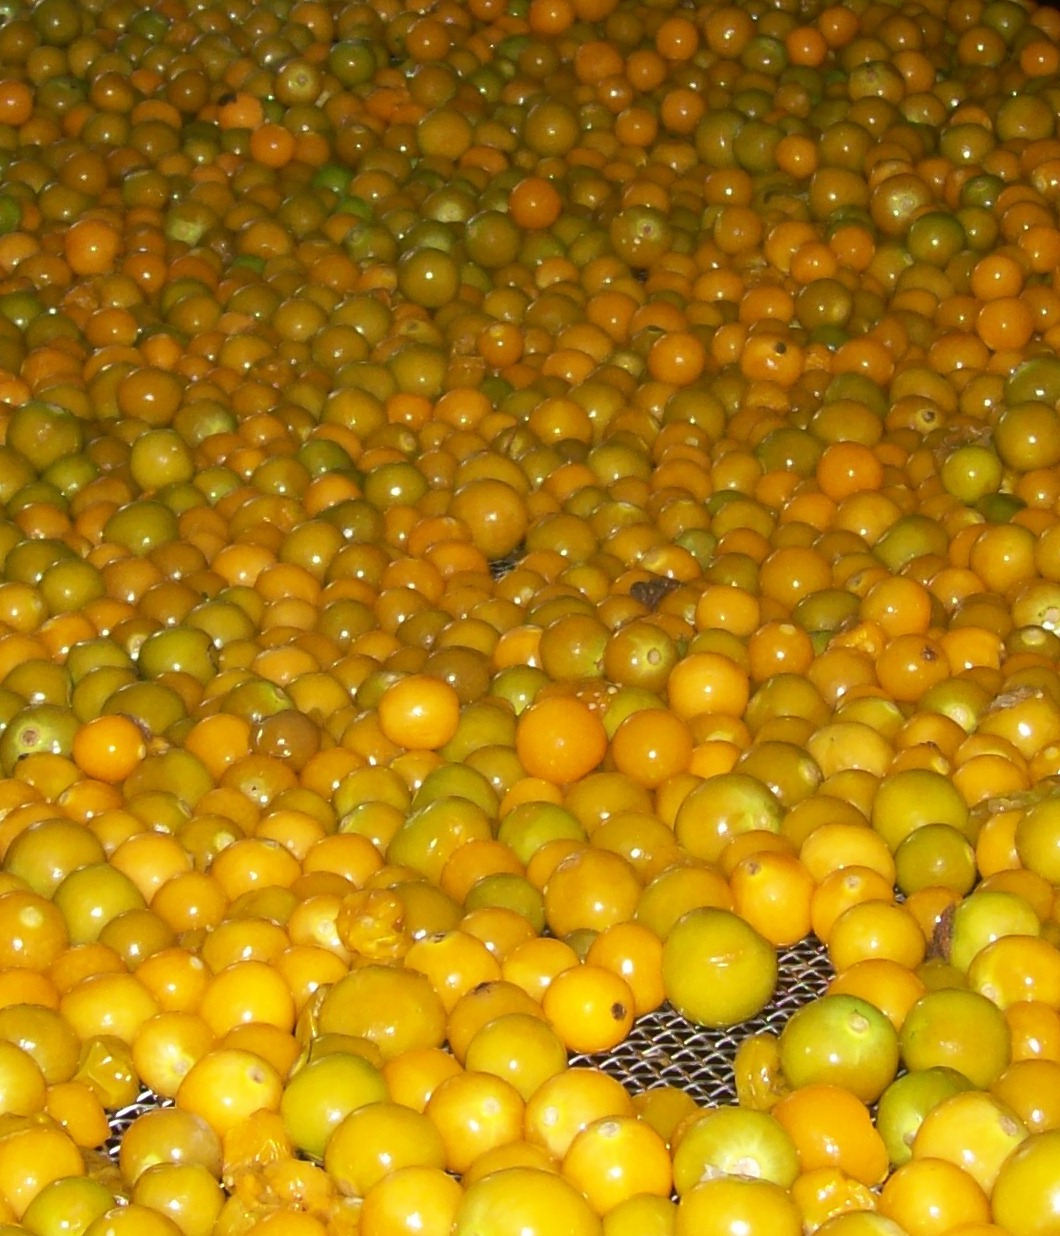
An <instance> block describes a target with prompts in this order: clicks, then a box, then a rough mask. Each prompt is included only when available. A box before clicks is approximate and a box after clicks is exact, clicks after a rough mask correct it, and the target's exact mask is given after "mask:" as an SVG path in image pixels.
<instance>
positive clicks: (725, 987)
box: [662, 906, 777, 1028]
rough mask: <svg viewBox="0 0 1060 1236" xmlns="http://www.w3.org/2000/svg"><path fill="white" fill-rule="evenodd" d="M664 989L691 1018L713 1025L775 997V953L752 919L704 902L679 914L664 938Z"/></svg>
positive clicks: (739, 1017)
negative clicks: (752, 922)
mask: <svg viewBox="0 0 1060 1236" xmlns="http://www.w3.org/2000/svg"><path fill="white" fill-rule="evenodd" d="M662 976H663V989H664V991H665V992H666V998H667V1000H669V1001H670V1003H671V1004H672V1005H673V1006H674V1008H675V1009H677V1011H678V1012H679V1013H680V1014H681V1015H682V1016H683V1017H687V1018H688V1020H689V1021H693V1022H696V1023H697V1024H699V1025H701V1026H710V1027H713V1028H717V1027H721V1026H733V1025H737V1024H738V1023H739V1022H741V1021H746V1020H747V1019H748V1018H750V1017H754V1016H755V1015H756V1014H757V1013H760V1012H761V1011H762V1009H764V1008H765V1006H766V1005H767V1004H768V1003H769V1001H770V999H771V998H772V996H773V991H774V989H775V987H776V980H777V955H776V952H775V951H774V949H773V946H772V945H771V944H770V943H769V941H768V940H766V939H765V938H764V937H763V936H760V935H759V934H758V932H757V931H755V929H754V928H753V927H751V926H750V924H748V923H746V922H744V920H743V919H742V918H739V917H738V916H737V915H735V914H733V913H732V912H731V911H729V910H719V909H716V908H713V907H709V906H705V907H701V908H699V909H695V910H689V912H688V913H687V914H685V915H683V916H682V917H681V918H680V919H678V921H677V923H676V924H675V925H674V926H673V928H672V929H671V930H670V934H669V935H668V936H667V937H666V939H665V940H664V941H663V956H662Z"/></svg>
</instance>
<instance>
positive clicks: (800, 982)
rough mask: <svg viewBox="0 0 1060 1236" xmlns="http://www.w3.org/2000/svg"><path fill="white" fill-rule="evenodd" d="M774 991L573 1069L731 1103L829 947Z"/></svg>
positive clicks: (783, 977) (650, 1026)
mask: <svg viewBox="0 0 1060 1236" xmlns="http://www.w3.org/2000/svg"><path fill="white" fill-rule="evenodd" d="M778 962H779V969H778V976H777V989H776V992H775V993H774V996H773V999H772V1000H771V1001H770V1003H769V1004H768V1005H767V1006H766V1007H765V1008H764V1009H763V1010H762V1012H761V1013H759V1014H758V1016H757V1017H754V1018H752V1019H751V1020H750V1021H746V1022H743V1023H741V1024H740V1025H739V1026H734V1027H732V1028H730V1029H728V1030H707V1029H704V1027H702V1026H696V1025H693V1024H692V1023H691V1022H689V1021H686V1020H685V1019H684V1018H683V1017H681V1016H680V1014H678V1013H675V1012H674V1010H673V1009H671V1008H669V1007H668V1006H664V1007H663V1008H661V1009H657V1010H656V1011H655V1012H654V1013H649V1014H648V1015H647V1016H646V1017H642V1018H641V1019H640V1020H639V1021H638V1022H637V1023H636V1025H634V1027H633V1029H632V1031H631V1032H630V1033H629V1035H628V1036H627V1038H626V1039H625V1040H624V1041H623V1042H622V1043H620V1044H619V1046H618V1047H616V1048H615V1049H614V1050H613V1051H610V1052H606V1053H602V1054H600V1055H593V1056H584V1055H578V1056H572V1057H571V1064H572V1065H575V1066H577V1065H581V1066H592V1067H594V1068H598V1069H602V1070H603V1071H604V1072H605V1073H610V1074H611V1076H612V1077H615V1078H617V1079H618V1080H619V1081H620V1082H622V1084H623V1085H624V1086H626V1088H627V1089H628V1090H629V1091H630V1092H631V1093H636V1092H638V1091H640V1090H650V1089H651V1088H652V1087H653V1086H663V1085H668V1086H677V1087H680V1088H681V1089H682V1090H686V1091H687V1092H688V1093H689V1094H690V1095H691V1096H692V1098H694V1099H695V1100H696V1102H697V1103H699V1104H701V1105H704V1104H710V1103H733V1102H735V1101H736V1088H735V1085H734V1083H733V1075H732V1062H733V1056H734V1055H735V1053H736V1049H737V1047H738V1046H739V1044H740V1042H741V1040H742V1039H744V1038H746V1037H747V1036H748V1035H749V1034H756V1033H758V1032H759V1031H761V1030H773V1031H779V1030H780V1029H781V1028H782V1027H783V1025H784V1023H785V1022H786V1021H787V1020H788V1018H789V1017H790V1016H791V1015H792V1013H794V1012H795V1010H796V1009H798V1008H801V1007H802V1006H803V1005H804V1004H808V1003H810V1001H812V1000H816V999H817V998H818V997H819V996H822V995H823V994H824V992H825V990H826V988H827V987H828V983H829V980H830V979H831V977H832V968H831V966H830V965H829V963H828V955H827V953H826V952H825V950H824V948H823V947H822V946H821V945H820V944H819V943H818V942H817V941H816V940H814V939H812V938H810V939H806V940H803V941H801V942H800V943H799V944H796V945H794V946H793V947H792V948H788V949H784V950H782V951H781V952H780V954H779V957H778ZM168 1102H169V1101H168V1100H162V1099H159V1098H158V1096H157V1095H155V1094H153V1093H152V1092H151V1091H150V1090H145V1091H143V1092H142V1093H141V1094H140V1095H139V1096H138V1097H137V1099H136V1101H135V1102H134V1103H130V1104H129V1105H128V1107H123V1108H122V1109H121V1110H120V1111H117V1112H115V1113H114V1115H113V1116H112V1117H111V1120H110V1130H111V1136H110V1139H109V1140H108V1142H107V1145H106V1150H107V1153H108V1154H109V1155H110V1156H111V1157H112V1158H116V1157H117V1154H118V1151H119V1149H120V1147H121V1139H122V1136H123V1135H124V1133H125V1130H126V1129H127V1128H128V1127H129V1125H131V1124H132V1123H133V1121H134V1120H135V1119H136V1118H137V1117H138V1116H140V1115H142V1114H143V1113H144V1112H146V1111H150V1110H151V1109H152V1108H154V1107H161V1106H166V1105H168Z"/></svg>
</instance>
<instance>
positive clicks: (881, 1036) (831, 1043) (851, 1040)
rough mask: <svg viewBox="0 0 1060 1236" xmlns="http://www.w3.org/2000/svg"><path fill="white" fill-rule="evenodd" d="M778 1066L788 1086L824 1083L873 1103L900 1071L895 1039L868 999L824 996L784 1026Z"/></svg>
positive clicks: (804, 1007)
mask: <svg viewBox="0 0 1060 1236" xmlns="http://www.w3.org/2000/svg"><path fill="white" fill-rule="evenodd" d="M780 1067H781V1069H782V1070H783V1073H784V1077H785V1078H786V1080H787V1082H788V1084H789V1085H791V1086H805V1085H809V1084H811V1083H816V1082H827V1083H830V1084H832V1085H836V1086H843V1087H845V1088H846V1089H848V1090H850V1091H851V1092H852V1093H854V1094H856V1095H857V1096H858V1098H859V1099H861V1100H862V1102H864V1103H874V1102H875V1101H876V1100H877V1099H878V1098H879V1097H880V1095H881V1094H882V1093H883V1091H884V1089H885V1088H886V1087H887V1086H888V1085H890V1083H891V1082H892V1081H893V1080H894V1077H895V1074H896V1073H897V1071H898V1035H897V1033H896V1031H895V1029H894V1026H893V1025H892V1024H891V1022H890V1020H889V1019H888V1018H887V1017H886V1016H885V1015H884V1014H883V1013H881V1012H880V1010H879V1009H878V1008H876V1007H875V1005H872V1004H870V1003H869V1002H868V1001H867V1000H861V999H859V998H858V997H856V996H844V995H833V996H822V997H821V998H820V999H819V1000H814V1001H812V1002H811V1003H809V1004H805V1005H803V1006H802V1008H800V1009H797V1010H796V1011H795V1012H794V1013H793V1014H792V1016H791V1017H790V1018H789V1019H788V1021H787V1023H786V1024H785V1026H784V1029H783V1030H782V1031H781V1034H780Z"/></svg>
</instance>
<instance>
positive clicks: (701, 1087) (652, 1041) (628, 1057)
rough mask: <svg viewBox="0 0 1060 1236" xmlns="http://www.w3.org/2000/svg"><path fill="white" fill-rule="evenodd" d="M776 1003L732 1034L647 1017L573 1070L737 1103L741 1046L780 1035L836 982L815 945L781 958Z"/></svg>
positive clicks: (578, 1059)
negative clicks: (587, 1068)
mask: <svg viewBox="0 0 1060 1236" xmlns="http://www.w3.org/2000/svg"><path fill="white" fill-rule="evenodd" d="M778 960H779V963H780V964H779V974H778V978H777V989H776V992H775V993H774V995H773V999H772V1000H771V1001H770V1003H769V1004H768V1005H766V1007H765V1008H764V1009H763V1010H762V1012H761V1013H759V1014H758V1016H757V1017H754V1018H752V1019H751V1020H750V1021H745V1022H742V1023H741V1024H740V1025H738V1026H733V1027H731V1028H729V1029H726V1030H707V1029H705V1028H704V1027H703V1026H697V1025H693V1024H692V1023H691V1022H689V1021H686V1020H685V1019H684V1018H683V1017H682V1016H681V1015H680V1014H679V1013H675V1012H674V1010H673V1009H672V1008H670V1007H669V1006H666V1005H664V1006H663V1007H662V1008H661V1009H657V1010H656V1011H655V1012H654V1013H649V1014H648V1015H647V1016H646V1017H642V1018H641V1019H640V1020H639V1021H638V1022H637V1023H636V1025H634V1027H633V1029H632V1031H631V1032H630V1033H629V1035H628V1036H627V1037H626V1039H625V1040H624V1041H623V1042H622V1043H620V1044H619V1045H618V1047H616V1048H615V1049H614V1050H613V1051H610V1052H606V1053H602V1054H600V1055H592V1056H573V1057H572V1058H571V1064H572V1065H591V1066H593V1067H595V1068H598V1069H602V1070H603V1071H604V1072H606V1073H610V1074H611V1075H612V1076H613V1077H615V1078H617V1079H618V1080H619V1081H620V1082H622V1084H623V1085H624V1086H626V1088H627V1089H628V1090H630V1091H631V1092H633V1093H636V1092H637V1091H640V1090H649V1089H650V1088H651V1087H652V1086H663V1085H667V1086H677V1087H679V1088H680V1089H682V1090H686V1091H687V1092H688V1093H689V1094H690V1095H691V1096H692V1098H694V1099H695V1100H696V1102H697V1103H699V1104H700V1105H704V1104H710V1103H734V1102H735V1101H736V1087H735V1084H734V1082H733V1073H732V1062H733V1057H734V1055H735V1054H736V1049H737V1047H738V1046H739V1045H740V1042H741V1041H742V1040H743V1039H745V1038H746V1037H747V1036H748V1035H750V1034H756V1033H758V1032H759V1031H762V1030H773V1031H779V1030H780V1029H781V1028H782V1027H783V1025H784V1023H785V1022H786V1021H787V1020H788V1018H789V1017H790V1016H791V1015H792V1013H794V1012H795V1010H796V1009H798V1008H801V1007H802V1006H803V1005H804V1004H809V1003H810V1002H811V1001H812V1000H816V999H817V998H818V997H819V996H822V995H824V993H825V990H826V988H827V987H828V983H829V980H830V979H831V977H832V968H831V966H830V965H829V962H828V955H827V953H826V952H825V950H824V948H823V947H822V945H821V944H819V943H818V942H817V940H815V939H812V938H811V939H806V940H803V941H801V942H800V943H799V944H796V945H795V946H794V947H792V948H789V949H784V950H783V951H782V952H781V953H780V954H779V958H778Z"/></svg>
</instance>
